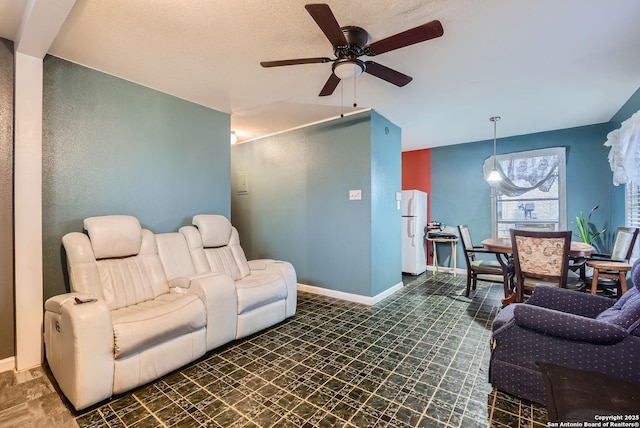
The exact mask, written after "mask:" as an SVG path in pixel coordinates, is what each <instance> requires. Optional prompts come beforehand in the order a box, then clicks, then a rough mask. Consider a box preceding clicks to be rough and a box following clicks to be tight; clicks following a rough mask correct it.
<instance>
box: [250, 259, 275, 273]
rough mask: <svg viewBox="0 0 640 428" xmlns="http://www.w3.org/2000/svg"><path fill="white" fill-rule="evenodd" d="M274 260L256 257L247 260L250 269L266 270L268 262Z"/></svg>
mask: <svg viewBox="0 0 640 428" xmlns="http://www.w3.org/2000/svg"><path fill="white" fill-rule="evenodd" d="M274 262H276V260H273V259H258V260H249V269H251V270H266V269H267V267H268V266H269V264H271V263H274Z"/></svg>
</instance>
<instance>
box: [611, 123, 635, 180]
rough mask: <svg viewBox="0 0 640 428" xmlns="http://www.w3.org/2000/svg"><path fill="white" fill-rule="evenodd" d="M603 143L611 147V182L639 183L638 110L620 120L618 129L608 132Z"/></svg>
mask: <svg viewBox="0 0 640 428" xmlns="http://www.w3.org/2000/svg"><path fill="white" fill-rule="evenodd" d="M604 145H605V146H607V147H611V150H609V165H610V166H611V171H613V184H614V185H616V186H617V185H619V184H626V183H630V182H634V183H640V111H637V112H635V113H634V114H633V116H631V117H630V118H629V119H627V120H625V121H624V122H622V125H621V126H620V128H619V129H616V130H614V131H611V132H609V134H608V135H607V141H606V142H605V143H604Z"/></svg>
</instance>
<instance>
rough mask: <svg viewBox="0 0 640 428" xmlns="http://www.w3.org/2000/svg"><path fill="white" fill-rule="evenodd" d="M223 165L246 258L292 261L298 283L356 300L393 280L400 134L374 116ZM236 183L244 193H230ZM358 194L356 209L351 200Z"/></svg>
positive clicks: (296, 135) (273, 141) (324, 126)
mask: <svg viewBox="0 0 640 428" xmlns="http://www.w3.org/2000/svg"><path fill="white" fill-rule="evenodd" d="M385 127H388V128H389V130H390V132H389V134H385V130H384V128H385ZM374 134H375V135H374ZM385 158H386V159H385ZM231 165H232V167H231V169H232V184H233V188H232V195H231V212H232V221H233V223H234V225H235V226H236V227H237V228H238V231H239V233H240V240H241V242H242V246H243V248H244V249H245V252H246V253H247V256H248V258H250V259H252V258H263V257H269V258H277V259H283V260H287V261H290V262H291V263H292V264H293V265H294V267H295V268H296V272H297V274H298V281H299V282H300V283H303V284H308V285H313V286H317V287H323V288H327V289H330V290H335V291H342V292H345V293H352V294H357V295H361V296H373V295H375V294H377V293H379V292H380V291H382V290H384V289H387V288H389V287H391V286H393V285H395V284H397V283H399V282H400V281H401V273H400V272H401V260H400V257H399V255H400V214H399V212H398V211H393V212H391V210H390V207H392V208H395V199H394V198H395V192H396V191H399V190H400V131H399V129H398V128H397V127H396V126H394V125H393V124H391V123H390V122H388V121H387V120H386V119H384V118H383V117H382V116H380V115H378V114H377V113H375V112H365V113H361V114H357V115H354V116H349V117H345V118H342V119H337V120H333V121H329V122H325V123H321V124H316V125H312V126H309V127H306V128H303V129H297V130H293V131H289V132H285V133H282V134H278V135H275V136H271V137H266V138H262V139H260V140H256V141H253V142H248V143H244V144H240V145H237V146H235V147H234V148H233V149H232V155H231ZM374 169H375V178H374ZM238 174H247V175H248V181H249V193H248V194H238V193H237V176H238ZM356 189H360V190H361V191H362V200H360V201H350V200H349V198H348V195H349V190H356ZM390 189H393V191H392V192H390V194H385V195H384V196H383V193H385V192H388V191H389V190H390ZM373 192H375V194H373V195H372V193H373ZM374 210H375V214H374V213H373V212H374ZM387 222H389V224H388V225H387ZM382 228H384V229H385V231H384V232H382V231H380V229H382ZM388 230H391V232H388ZM374 236H375V238H376V242H375V244H374V243H373V238H374ZM385 245H388V248H387V249H384V248H382V247H384V246H385ZM372 247H375V248H373V249H372ZM387 254H390V257H385V255H387ZM381 258H382V260H381ZM374 259H375V260H376V261H377V262H378V263H377V265H376V267H375V274H376V275H378V276H379V277H376V278H375V279H374V278H373V276H372V275H373V273H374V270H373V267H372V260H374Z"/></svg>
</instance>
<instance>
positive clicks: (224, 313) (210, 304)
mask: <svg viewBox="0 0 640 428" xmlns="http://www.w3.org/2000/svg"><path fill="white" fill-rule="evenodd" d="M188 278H189V284H188V287H184V288H185V289H186V291H187V292H188V293H193V294H195V295H197V296H198V297H199V298H200V300H202V302H203V303H204V306H205V308H206V311H207V351H210V350H212V349H215V348H217V347H219V346H222V345H224V344H225V343H228V342H231V341H232V340H234V339H235V338H236V331H237V326H238V294H237V291H236V286H235V283H234V281H233V279H231V277H230V276H229V275H225V274H221V273H207V274H201V275H193V276H191V277H188Z"/></svg>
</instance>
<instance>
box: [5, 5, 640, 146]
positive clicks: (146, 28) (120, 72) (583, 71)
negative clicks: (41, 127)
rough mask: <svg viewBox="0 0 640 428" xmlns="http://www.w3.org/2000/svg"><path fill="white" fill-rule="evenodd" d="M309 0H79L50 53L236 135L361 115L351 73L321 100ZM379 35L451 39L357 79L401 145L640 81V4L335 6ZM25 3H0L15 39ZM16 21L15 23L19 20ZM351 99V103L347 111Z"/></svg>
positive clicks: (514, 126)
mask: <svg viewBox="0 0 640 428" xmlns="http://www.w3.org/2000/svg"><path fill="white" fill-rule="evenodd" d="M305 3H307V1H302V0H269V1H264V0H237V1H224V0H189V1H184V0H135V1H132V0H77V2H76V4H75V6H74V8H73V9H72V11H71V13H70V15H69V17H68V18H67V20H66V21H65V23H64V25H63V26H62V28H61V30H60V32H59V33H58V35H57V38H56V39H55V41H54V43H53V45H52V46H51V48H50V50H49V53H51V54H52V55H55V56H58V57H61V58H64V59H67V60H70V61H73V62H76V63H79V64H83V65H86V66H88V67H91V68H94V69H97V70H101V71H104V72H106V73H109V74H112V75H115V76H118V77H121V78H124V79H127V80H131V81H133V82H137V83H140V84H142V85H145V86H148V87H151V88H155V89H158V90H160V91H163V92H166V93H169V94H173V95H175V96H178V97H181V98H184V99H187V100H190V101H193V102H196V103H198V104H202V105H205V106H208V107H211V108H214V109H216V110H219V111H223V112H227V113H231V127H232V129H233V130H235V131H236V132H237V134H238V135H239V137H240V140H241V141H242V140H246V139H251V138H255V137H258V136H261V135H266V134H270V133H274V132H278V131H282V130H285V129H289V128H293V127H297V126H301V125H304V124H306V123H310V122H315V121H318V120H323V119H326V118H330V117H335V116H337V115H339V114H340V113H341V111H343V110H344V111H345V112H348V111H351V110H353V107H352V104H353V102H354V86H353V82H349V83H346V84H345V85H344V91H342V90H341V88H340V87H338V89H337V90H336V91H335V92H334V94H333V95H332V96H329V97H322V98H321V97H318V95H317V94H318V93H319V92H320V89H321V88H322V86H323V85H324V82H325V81H326V79H327V78H328V77H329V74H330V70H331V64H308V65H297V66H290V67H277V68H269V69H265V68H262V67H260V65H259V63H260V61H264V60H278V59H291V58H299V57H316V56H330V57H333V55H332V54H333V52H332V47H331V45H330V43H329V42H328V40H327V39H326V38H325V36H324V34H323V33H322V31H321V30H320V29H319V28H318V26H317V25H316V23H315V22H314V21H313V19H312V18H311V16H310V15H309V14H308V13H307V12H306V10H305V8H304V5H305ZM327 3H328V4H329V5H330V7H331V9H332V11H333V13H334V14H335V16H336V18H337V20H338V22H339V23H340V25H358V26H361V27H363V28H365V29H366V30H367V31H368V32H369V34H370V35H371V40H370V42H373V41H376V40H379V39H382V38H385V37H388V36H390V35H393V34H395V33H397V32H400V31H403V30H405V29H408V28H412V27H415V26H417V25H420V24H423V23H426V22H428V21H431V20H433V19H438V20H440V21H441V22H442V25H443V27H444V36H443V37H441V38H438V39H434V40H430V41H427V42H424V43H421V44H417V45H413V46H409V47H406V48H403V49H399V50H396V51H393V52H388V53H385V54H382V55H379V56H377V57H376V59H375V60H376V61H377V62H379V63H381V64H384V65H386V66H389V67H391V68H394V69H397V70H398V71H401V72H403V73H405V74H408V75H410V76H413V78H414V80H413V81H412V82H411V83H409V84H408V85H407V86H405V87H404V88H397V87H395V86H393V85H391V84H389V83H387V82H384V81H382V80H380V79H377V78H375V77H373V76H371V75H367V74H365V75H362V76H361V77H359V78H358V79H357V86H356V88H355V93H356V101H357V104H358V108H373V109H375V110H376V111H378V112H379V113H381V114H382V115H384V116H385V117H387V118H388V119H390V120H391V121H392V122H394V123H396V124H397V125H399V126H400V127H401V128H402V140H403V141H402V148H403V150H414V149H419V148H425V147H435V146H441V145H448V144H456V143H463V142H469V141H476V140H484V139H490V138H492V136H493V124H492V123H491V122H490V121H489V117H490V116H493V115H500V116H502V120H501V121H500V122H499V123H498V136H499V137H504V136H509V135H520V134H528V133H533V132H540V131H547V130H553V129H562V128H569V127H574V126H582V125H587V124H593V123H601V122H606V121H608V120H609V119H611V117H612V116H613V115H614V114H615V113H616V112H617V110H618V109H619V108H620V107H621V106H622V104H624V102H625V101H627V100H628V99H629V97H630V96H631V95H632V94H633V93H634V92H635V91H636V89H638V88H639V87H640V25H638V22H640V1H637V0H562V1H558V0H518V1H513V0H482V1H480V0H395V1H393V0H386V1H385V0H367V1H356V0H351V1H342V0H341V1H337V0H336V1H327ZM24 7H27V1H26V0H24V1H22V0H0V36H1V37H5V38H9V39H13V37H14V36H15V32H16V31H17V29H18V22H19V18H20V14H21V13H22V9H23V8H24ZM16 20H17V21H18V22H16ZM342 104H344V105H345V107H342Z"/></svg>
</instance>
